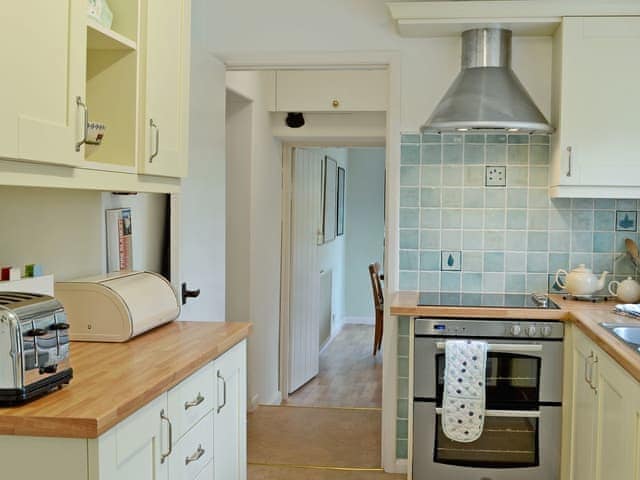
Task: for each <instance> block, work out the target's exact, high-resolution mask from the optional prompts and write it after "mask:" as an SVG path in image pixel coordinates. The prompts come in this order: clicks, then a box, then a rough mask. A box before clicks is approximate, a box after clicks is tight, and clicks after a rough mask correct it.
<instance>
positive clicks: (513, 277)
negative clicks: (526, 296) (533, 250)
mask: <svg viewBox="0 0 640 480" xmlns="http://www.w3.org/2000/svg"><path fill="white" fill-rule="evenodd" d="M504 283H505V290H506V291H507V292H508V293H525V291H526V276H525V275H524V274H522V273H508V274H506V275H505V282H504Z"/></svg>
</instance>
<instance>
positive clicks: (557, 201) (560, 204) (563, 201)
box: [551, 198, 571, 210]
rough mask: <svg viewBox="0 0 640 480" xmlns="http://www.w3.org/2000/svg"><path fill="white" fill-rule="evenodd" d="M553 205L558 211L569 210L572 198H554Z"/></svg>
mask: <svg viewBox="0 0 640 480" xmlns="http://www.w3.org/2000/svg"><path fill="white" fill-rule="evenodd" d="M551 203H552V205H553V207H554V208H556V209H557V210H568V209H570V208H571V199H570V198H552V199H551Z"/></svg>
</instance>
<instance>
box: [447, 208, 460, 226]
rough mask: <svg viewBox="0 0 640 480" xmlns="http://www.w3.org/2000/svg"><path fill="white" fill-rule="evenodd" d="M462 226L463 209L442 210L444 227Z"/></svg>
mask: <svg viewBox="0 0 640 480" xmlns="http://www.w3.org/2000/svg"><path fill="white" fill-rule="evenodd" d="M461 226H462V210H460V209H446V210H442V228H460V227H461Z"/></svg>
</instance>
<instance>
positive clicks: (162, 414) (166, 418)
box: [160, 408, 173, 463]
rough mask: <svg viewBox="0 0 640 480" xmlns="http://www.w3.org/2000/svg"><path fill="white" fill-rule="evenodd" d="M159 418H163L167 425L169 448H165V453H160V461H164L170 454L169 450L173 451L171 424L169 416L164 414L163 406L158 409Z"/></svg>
mask: <svg viewBox="0 0 640 480" xmlns="http://www.w3.org/2000/svg"><path fill="white" fill-rule="evenodd" d="M160 419H162V420H164V421H165V422H167V424H168V425H169V450H167V453H161V454H160V463H164V461H165V460H166V459H167V457H168V456H169V455H171V452H173V425H171V420H169V417H167V416H166V415H165V414H164V408H163V409H162V410H160Z"/></svg>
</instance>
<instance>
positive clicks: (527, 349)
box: [436, 342, 542, 353]
mask: <svg viewBox="0 0 640 480" xmlns="http://www.w3.org/2000/svg"><path fill="white" fill-rule="evenodd" d="M445 345H446V343H445V342H437V343H436V348H437V349H438V350H444V349H445ZM487 351H488V352H502V353H535V352H541V351H542V345H540V344H531V343H522V344H521V343H490V344H488V345H487Z"/></svg>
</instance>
